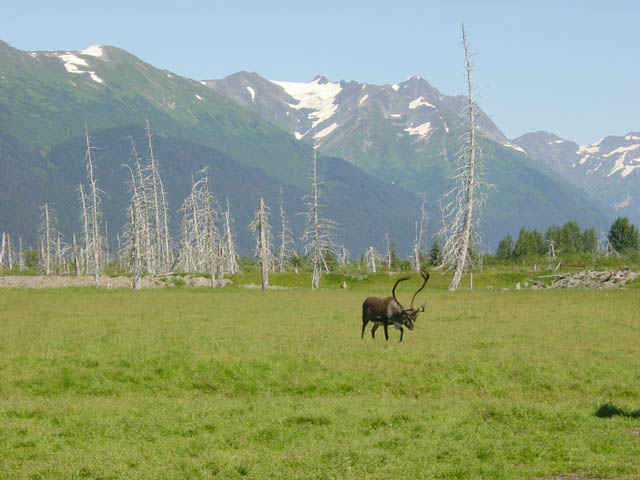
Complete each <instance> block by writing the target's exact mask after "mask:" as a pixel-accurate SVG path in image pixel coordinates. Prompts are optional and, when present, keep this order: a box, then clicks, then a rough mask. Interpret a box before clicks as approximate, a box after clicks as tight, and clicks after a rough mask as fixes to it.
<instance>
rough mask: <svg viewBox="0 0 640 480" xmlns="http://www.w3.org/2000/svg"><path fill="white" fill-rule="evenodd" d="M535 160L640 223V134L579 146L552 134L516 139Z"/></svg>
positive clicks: (529, 135) (610, 138) (633, 133)
mask: <svg viewBox="0 0 640 480" xmlns="http://www.w3.org/2000/svg"><path fill="white" fill-rule="evenodd" d="M514 142H515V143H517V144H518V145H520V146H521V147H522V148H523V149H525V150H526V151H527V152H528V153H529V154H530V155H531V156H532V157H533V158H535V159H536V160H538V161H540V162H542V163H544V164H546V165H548V166H549V167H550V168H552V169H553V170H554V171H556V172H557V173H558V174H560V175H562V176H563V177H564V178H566V179H567V180H569V181H571V182H572V183H574V184H575V185H577V186H579V187H581V188H584V189H586V190H587V191H589V192H591V193H592V195H593V196H595V197H597V198H599V199H601V200H602V201H603V202H604V203H606V204H607V205H609V206H610V207H612V208H614V209H615V210H616V213H617V214H618V215H621V216H627V217H629V218H630V219H631V220H632V221H633V222H634V223H639V222H640V195H638V194H637V192H638V189H639V187H640V169H639V168H638V167H640V133H638V132H631V133H628V134H627V135H625V136H621V137H617V136H610V137H605V138H602V139H600V140H598V141H597V142H594V143H592V144H590V145H583V146H579V145H578V144H576V143H575V142H571V141H568V140H564V139H562V138H560V137H558V136H556V135H554V134H552V133H548V132H543V131H539V132H532V133H527V134H525V135H522V136H521V137H519V138H517V139H516V140H514Z"/></svg>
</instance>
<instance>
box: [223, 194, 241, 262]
mask: <svg viewBox="0 0 640 480" xmlns="http://www.w3.org/2000/svg"><path fill="white" fill-rule="evenodd" d="M223 217H224V235H223V244H224V252H223V256H224V260H225V266H226V270H227V272H229V273H238V272H239V271H240V267H239V266H238V256H237V254H236V246H235V242H234V240H233V230H232V227H231V226H232V224H233V219H232V218H231V209H230V208H229V199H228V198H227V210H226V211H225V212H224V213H223Z"/></svg>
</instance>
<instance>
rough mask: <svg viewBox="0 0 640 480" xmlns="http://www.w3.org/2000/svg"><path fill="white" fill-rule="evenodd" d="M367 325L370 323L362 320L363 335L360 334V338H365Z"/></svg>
mask: <svg viewBox="0 0 640 480" xmlns="http://www.w3.org/2000/svg"><path fill="white" fill-rule="evenodd" d="M367 323H369V320H367V319H365V318H363V319H362V333H361V334H360V338H364V329H365V327H366V326H367Z"/></svg>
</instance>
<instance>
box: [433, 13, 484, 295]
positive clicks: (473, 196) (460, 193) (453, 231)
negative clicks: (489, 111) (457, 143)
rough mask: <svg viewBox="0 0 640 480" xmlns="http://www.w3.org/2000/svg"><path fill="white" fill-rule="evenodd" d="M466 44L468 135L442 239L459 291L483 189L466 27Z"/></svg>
mask: <svg viewBox="0 0 640 480" xmlns="http://www.w3.org/2000/svg"><path fill="white" fill-rule="evenodd" d="M462 44H463V47H464V53H465V62H466V72H467V86H468V91H469V93H468V106H467V108H468V115H469V117H468V131H467V133H466V134H465V135H464V142H463V145H462V147H461V149H460V151H459V153H458V159H459V166H458V168H457V170H456V174H455V176H454V178H453V181H454V184H455V186H454V188H453V189H452V190H450V191H449V192H448V193H447V194H446V195H445V197H446V198H448V203H447V204H446V205H445V207H444V222H443V227H442V230H441V232H440V233H441V236H442V237H443V238H445V244H444V247H443V251H442V258H443V266H444V267H445V268H446V269H447V270H453V277H452V278H451V283H450V284H449V290H450V291H455V290H456V289H457V288H458V285H459V284H460V280H461V278H462V273H463V272H464V270H465V268H466V267H467V266H468V265H470V263H471V258H470V253H471V251H472V249H473V248H474V247H475V245H476V243H477V236H476V231H475V228H474V226H475V225H474V224H475V223H476V219H475V218H474V212H476V211H477V208H476V207H477V206H478V205H477V204H478V203H479V200H480V198H479V195H478V192H477V189H478V186H479V180H478V171H477V167H478V165H477V161H478V159H479V158H478V157H479V152H478V145H477V138H476V105H475V102H474V99H473V84H472V82H471V70H472V69H471V63H470V61H469V44H468V42H467V36H466V32H465V30H464V24H463V25H462Z"/></svg>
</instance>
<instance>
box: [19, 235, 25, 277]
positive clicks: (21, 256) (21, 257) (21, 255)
mask: <svg viewBox="0 0 640 480" xmlns="http://www.w3.org/2000/svg"><path fill="white" fill-rule="evenodd" d="M18 248H19V250H18V269H19V270H20V271H21V272H22V271H23V270H24V269H25V264H24V251H23V250H22V237H18Z"/></svg>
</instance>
